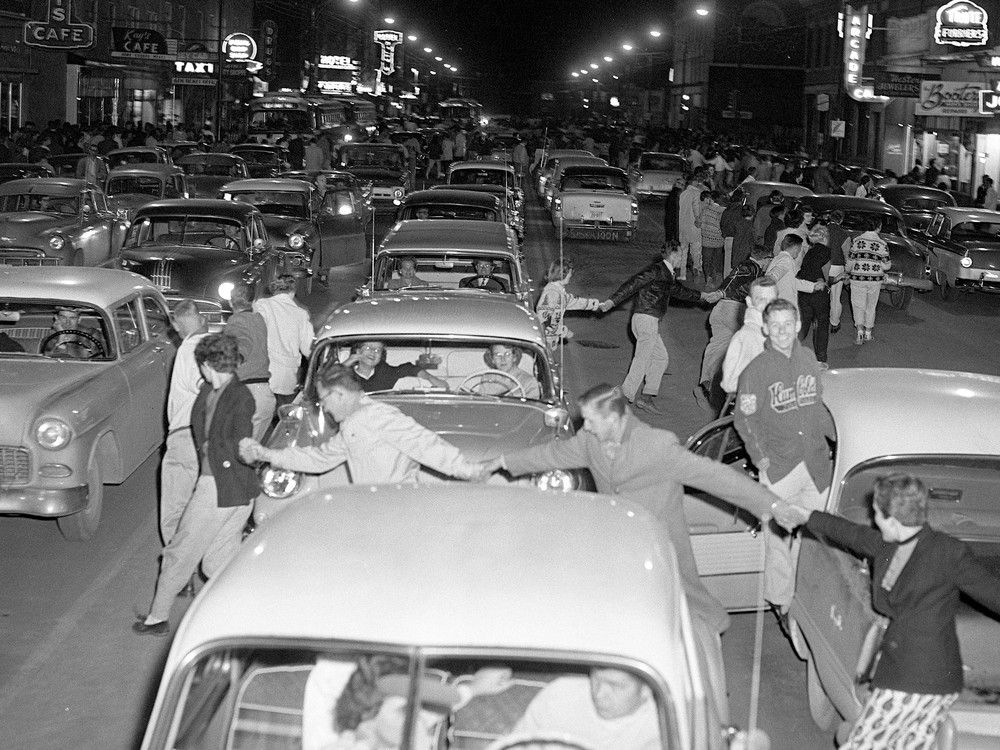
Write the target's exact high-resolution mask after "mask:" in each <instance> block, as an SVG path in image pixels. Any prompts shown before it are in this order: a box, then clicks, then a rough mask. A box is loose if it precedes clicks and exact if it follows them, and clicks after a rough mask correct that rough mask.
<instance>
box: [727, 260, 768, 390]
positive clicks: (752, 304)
mask: <svg viewBox="0 0 1000 750" xmlns="http://www.w3.org/2000/svg"><path fill="white" fill-rule="evenodd" d="M777 297H778V285H777V284H776V283H775V282H774V279H772V278H771V277H770V276H761V277H760V278H757V279H754V280H753V281H752V282H750V291H749V294H748V295H747V311H746V313H745V315H744V317H743V327H742V328H740V330H738V331H737V332H736V333H734V334H733V337H732V338H731V339H730V340H729V348H728V349H726V358H725V360H723V363H722V383H721V385H722V390H724V391H725V392H726V393H727V394H728V395H730V396H732V395H733V394H735V393H736V386H737V385H738V384H739V381H740V373H742V372H743V369H744V368H745V367H746V366H747V365H748V364H750V362H752V361H753V359H754V358H755V357H756V356H757V355H758V354H760V353H761V352H762V351H764V320H763V313H764V308H765V307H767V305H768V303H769V302H771V301H772V300H774V299H777Z"/></svg>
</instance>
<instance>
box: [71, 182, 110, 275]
mask: <svg viewBox="0 0 1000 750" xmlns="http://www.w3.org/2000/svg"><path fill="white" fill-rule="evenodd" d="M102 197H103V194H102ZM102 203H104V201H102ZM106 209H107V206H106V204H105V210H104V211H101V210H100V208H99V207H98V205H97V200H96V198H95V196H94V191H93V190H90V189H87V190H83V191H81V193H80V240H79V246H80V248H81V249H82V250H83V259H84V265H87V266H99V265H102V264H104V263H106V262H108V261H110V259H111V254H112V247H111V229H112V226H111V225H112V223H113V220H112V218H111V216H110V215H109V212H108V211H107V210H106Z"/></svg>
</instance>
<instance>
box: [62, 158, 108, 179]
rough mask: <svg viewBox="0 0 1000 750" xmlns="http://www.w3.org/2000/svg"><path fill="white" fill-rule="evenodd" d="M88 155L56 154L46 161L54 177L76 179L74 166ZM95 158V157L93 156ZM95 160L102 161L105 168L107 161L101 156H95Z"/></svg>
mask: <svg viewBox="0 0 1000 750" xmlns="http://www.w3.org/2000/svg"><path fill="white" fill-rule="evenodd" d="M88 155H89V154H84V153H76V154H56V155H54V156H50V157H49V159H48V161H49V165H50V166H51V167H52V170H53V172H54V173H55V174H54V176H55V177H76V165H77V164H79V163H80V159H84V158H86V157H87V156H88ZM95 156H97V155H96V154H95ZM97 158H98V159H101V160H102V161H104V162H105V166H107V159H105V158H104V157H103V156H97Z"/></svg>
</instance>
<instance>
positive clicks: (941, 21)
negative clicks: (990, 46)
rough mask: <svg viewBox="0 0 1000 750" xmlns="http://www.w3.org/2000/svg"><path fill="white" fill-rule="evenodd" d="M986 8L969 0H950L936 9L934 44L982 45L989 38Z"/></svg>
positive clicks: (955, 45) (954, 45)
mask: <svg viewBox="0 0 1000 750" xmlns="http://www.w3.org/2000/svg"><path fill="white" fill-rule="evenodd" d="M988 21H989V16H987V15H986V10H985V9H984V8H982V7H980V6H979V5H976V4H975V3H973V2H970V0H951V2H950V3H947V4H945V5H942V6H941V7H940V8H938V10H937V16H936V22H935V24H934V42H935V44H947V45H951V46H952V47H982V46H985V44H986V42H987V41H988V40H989V34H990V32H989V29H988V28H987V26H986V24H987V22H988Z"/></svg>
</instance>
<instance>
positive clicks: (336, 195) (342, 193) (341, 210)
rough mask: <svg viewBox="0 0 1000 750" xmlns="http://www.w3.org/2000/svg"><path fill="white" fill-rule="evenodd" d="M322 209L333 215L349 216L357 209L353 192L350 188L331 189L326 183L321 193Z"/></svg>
mask: <svg viewBox="0 0 1000 750" xmlns="http://www.w3.org/2000/svg"><path fill="white" fill-rule="evenodd" d="M323 210H324V211H326V212H327V213H329V214H333V215H335V216H350V215H351V214H353V213H355V212H356V211H357V206H355V205H354V195H353V193H352V192H351V191H350V190H340V189H331V188H330V186H329V183H327V189H326V192H325V193H324V194H323Z"/></svg>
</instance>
